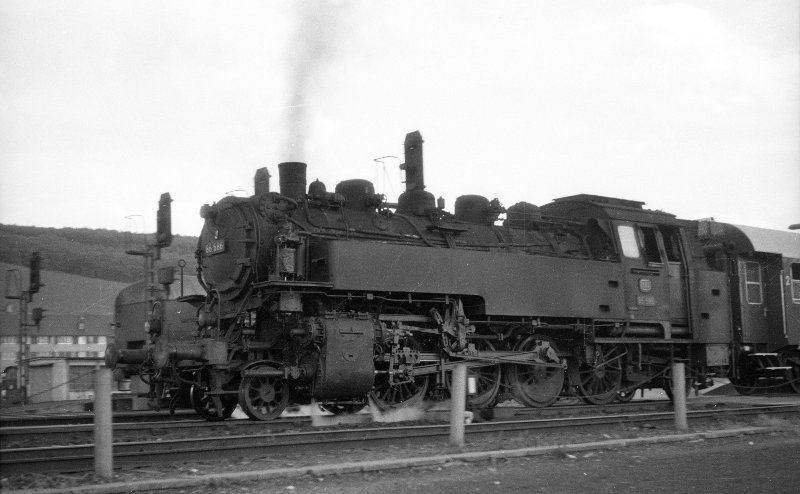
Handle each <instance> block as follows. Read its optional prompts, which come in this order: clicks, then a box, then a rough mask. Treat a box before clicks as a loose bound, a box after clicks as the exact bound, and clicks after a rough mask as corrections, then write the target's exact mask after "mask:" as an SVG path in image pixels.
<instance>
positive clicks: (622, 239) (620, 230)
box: [617, 225, 639, 259]
mask: <svg viewBox="0 0 800 494" xmlns="http://www.w3.org/2000/svg"><path fill="white" fill-rule="evenodd" d="M617 234H619V243H620V245H621V246H622V254H623V255H624V256H625V257H630V258H631V259H638V258H639V245H638V244H637V243H636V231H634V229H633V227H632V226H630V225H618V226H617Z"/></svg>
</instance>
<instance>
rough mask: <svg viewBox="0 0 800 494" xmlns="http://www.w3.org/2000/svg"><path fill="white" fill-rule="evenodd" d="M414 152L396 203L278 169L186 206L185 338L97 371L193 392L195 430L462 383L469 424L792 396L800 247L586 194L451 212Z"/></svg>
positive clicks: (797, 368)
mask: <svg viewBox="0 0 800 494" xmlns="http://www.w3.org/2000/svg"><path fill="white" fill-rule="evenodd" d="M422 142H423V141H422V137H421V135H420V133H419V132H412V133H410V134H408V135H407V136H406V139H405V143H404V148H405V163H404V164H403V165H401V169H402V170H404V171H405V179H406V180H405V185H406V188H405V191H404V192H403V193H402V195H401V196H400V197H399V200H398V202H397V203H396V204H390V203H387V202H386V200H385V197H384V196H383V195H381V194H377V193H376V192H375V190H374V187H373V184H372V183H370V182H369V181H367V180H362V179H354V180H346V181H343V182H340V183H339V184H338V185H336V187H335V189H334V191H333V192H329V191H328V189H327V187H326V186H325V184H323V183H322V182H320V181H319V180H317V181H314V182H312V183H310V184H308V185H307V181H306V165H305V164H304V163H296V162H288V163H281V164H279V165H278V168H279V172H280V190H279V192H274V191H271V190H270V183H269V179H270V177H269V173H268V172H267V170H266V168H262V169H261V170H259V171H258V172H257V173H256V177H255V194H254V195H253V196H252V197H248V198H238V197H226V198H224V199H222V200H220V201H219V202H216V203H213V204H211V205H205V206H203V207H202V209H201V212H200V213H201V216H202V217H203V218H204V220H205V224H204V226H203V230H202V232H201V234H200V237H199V243H198V249H197V253H196V256H197V273H198V282H199V283H200V285H201V286H202V288H203V292H204V294H203V295H195V296H192V297H188V298H186V299H185V300H184V301H185V302H188V303H192V304H193V305H194V306H195V307H196V309H197V327H196V332H195V334H194V336H193V337H192V338H191V339H189V340H187V339H176V338H172V337H170V335H169V334H168V333H166V332H164V331H163V330H160V329H158V328H159V325H158V324H155V325H151V327H150V332H149V334H148V341H147V342H146V344H145V345H144V346H143V347H142V349H140V350H137V351H136V352H132V351H130V350H128V349H124V348H120V349H116V348H110V349H109V352H107V361H108V363H109V365H110V366H115V365H120V364H125V365H129V366H131V365H132V366H138V368H139V370H140V371H141V372H145V373H146V374H148V375H149V378H148V382H150V383H151V386H161V388H160V389H168V388H169V387H170V386H173V387H175V386H177V385H180V384H181V383H186V382H188V383H190V384H191V386H192V389H193V390H194V391H193V393H194V394H195V395H196V396H194V398H195V399H194V403H196V404H197V405H196V407H195V408H196V410H197V411H198V413H200V414H201V415H202V416H204V417H206V418H207V419H209V420H220V419H224V418H226V417H227V416H228V415H230V413H231V411H232V409H233V407H235V406H236V404H238V405H240V406H241V408H242V409H243V411H244V412H245V413H246V414H247V415H248V416H249V417H250V418H252V419H255V420H269V419H272V418H275V417H278V416H279V415H280V414H281V413H282V412H283V410H284V409H285V408H286V407H287V406H288V405H290V404H307V403H311V402H312V401H313V402H316V403H317V404H319V405H320V406H322V407H323V408H324V409H326V410H329V411H331V412H333V413H342V412H354V411H356V410H359V409H361V408H362V407H364V406H366V405H367V404H368V403H370V402H371V403H372V404H373V405H374V406H376V407H378V409H381V410H387V409H391V408H396V407H403V406H408V405H411V404H415V403H418V402H419V401H420V400H423V399H426V398H444V397H447V395H448V393H449V387H450V381H451V377H450V376H451V371H452V370H453V368H454V367H455V366H456V365H459V364H466V365H467V366H468V369H469V375H470V376H471V377H472V378H474V382H475V383H476V386H475V392H474V393H472V394H470V396H469V398H468V403H469V405H470V406H471V407H475V408H489V407H492V406H494V405H495V404H496V403H497V402H498V401H499V400H503V399H506V398H508V397H513V398H514V399H516V400H517V401H518V402H520V403H522V404H524V405H527V406H534V407H544V406H548V405H550V404H552V403H553V402H554V401H555V400H556V399H557V398H558V397H559V396H561V395H563V394H577V395H578V396H580V397H581V398H583V399H584V400H585V401H587V402H590V403H595V404H604V403H609V402H611V401H613V400H615V399H628V398H630V397H631V396H632V391H633V390H635V389H636V388H638V387H642V386H647V387H664V388H665V389H666V390H667V391H669V390H670V389H671V375H670V368H671V364H672V362H674V361H683V362H686V364H687V366H688V368H689V369H690V372H689V373H688V375H689V377H688V378H687V379H689V380H690V384H697V383H699V384H700V385H702V383H705V382H707V381H708V380H709V379H710V378H711V377H713V376H727V377H729V378H730V379H731V381H732V382H733V383H734V385H735V386H736V387H737V389H739V390H740V391H741V392H744V393H747V392H752V391H754V390H756V389H758V388H773V387H780V386H791V389H793V390H794V391H795V392H800V234H798V233H796V232H791V231H773V230H765V229H759V228H749V227H740V226H734V225H729V224H724V223H718V222H714V221H712V220H701V221H687V220H681V219H677V218H676V217H675V216H674V215H671V214H668V213H665V212H661V211H652V210H648V209H645V208H644V207H643V206H644V203H642V202H638V201H632V200H624V199H616V198H610V197H601V196H595V195H585V194H584V195H575V196H570V197H563V198H560V199H556V200H554V201H553V202H552V203H550V204H547V205H544V206H541V207H537V206H535V205H533V204H530V203H526V202H520V203H517V204H514V205H512V206H510V207H508V208H507V209H505V208H504V207H503V206H502V205H501V203H500V202H499V201H498V200H497V199H494V200H489V199H488V198H485V197H481V196H477V195H464V196H461V197H459V198H458V199H457V200H456V203H455V208H454V212H453V213H452V214H451V213H449V212H447V211H445V209H444V204H443V200H441V199H440V200H438V201H437V200H436V199H435V198H434V196H433V194H431V193H430V192H428V191H427V190H426V185H425V181H424V173H423V154H422ZM503 214H504V215H505V216H504V218H503V219H501V216H502V215H503Z"/></svg>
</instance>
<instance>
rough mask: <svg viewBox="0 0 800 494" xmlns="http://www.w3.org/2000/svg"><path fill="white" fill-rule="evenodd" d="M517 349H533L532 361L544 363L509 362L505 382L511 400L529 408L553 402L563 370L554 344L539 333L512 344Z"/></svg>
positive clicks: (561, 379)
mask: <svg viewBox="0 0 800 494" xmlns="http://www.w3.org/2000/svg"><path fill="white" fill-rule="evenodd" d="M514 351H517V352H534V355H535V358H534V361H535V362H537V363H539V364H550V365H553V366H552V367H549V366H546V365H524V364H518V365H510V366H509V370H508V382H509V384H510V385H511V392H512V394H513V395H514V399H516V400H517V401H518V402H520V403H521V404H523V405H525V406H529V407H546V406H549V405H552V404H553V402H555V401H556V400H557V399H558V395H559V394H561V388H563V387H564V375H565V371H564V368H563V367H555V366H556V365H559V364H560V362H559V359H558V353H557V350H556V347H555V345H554V344H553V342H551V341H550V340H549V339H547V338H544V337H542V336H536V335H531V336H528V337H527V338H524V339H523V340H521V341H520V342H519V343H517V345H516V346H515V347H514Z"/></svg>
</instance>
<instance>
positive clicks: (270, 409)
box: [239, 365, 289, 420]
mask: <svg viewBox="0 0 800 494" xmlns="http://www.w3.org/2000/svg"><path fill="white" fill-rule="evenodd" d="M259 369H265V370H269V369H273V368H272V367H270V366H268V365H260V366H256V367H250V368H249V369H248V370H252V371H258V370H259ZM239 404H240V405H241V406H242V410H244V413H246V414H247V416H248V417H250V419H251V420H272V419H275V418H277V417H280V415H281V413H283V411H284V410H285V409H286V405H288V404H289V386H288V383H287V382H286V380H285V379H284V378H283V377H278V376H267V375H263V376H259V375H251V376H246V377H243V378H242V383H241V384H240V385H239Z"/></svg>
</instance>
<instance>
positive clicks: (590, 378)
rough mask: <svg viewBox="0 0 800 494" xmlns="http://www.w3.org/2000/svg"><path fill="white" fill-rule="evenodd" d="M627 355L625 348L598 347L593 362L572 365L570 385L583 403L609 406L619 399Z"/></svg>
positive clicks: (617, 346)
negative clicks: (576, 391)
mask: <svg viewBox="0 0 800 494" xmlns="http://www.w3.org/2000/svg"><path fill="white" fill-rule="evenodd" d="M626 355H627V352H626V350H625V347H624V346H621V345H597V346H595V349H594V352H593V355H592V359H591V361H588V362H581V363H575V362H572V363H571V364H570V367H569V378H570V383H571V384H572V385H573V386H575V387H576V388H577V390H578V394H579V395H580V397H581V399H583V401H585V402H587V403H591V404H594V405H607V404H609V403H611V402H612V401H614V400H615V399H616V398H617V394H618V393H619V390H620V386H621V384H622V373H623V372H622V370H623V368H624V363H625V362H624V359H625V357H626Z"/></svg>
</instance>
